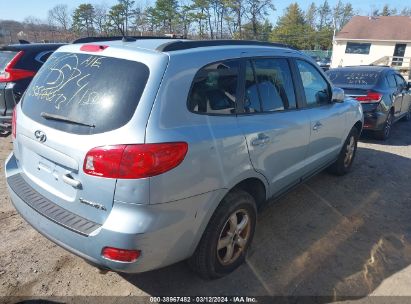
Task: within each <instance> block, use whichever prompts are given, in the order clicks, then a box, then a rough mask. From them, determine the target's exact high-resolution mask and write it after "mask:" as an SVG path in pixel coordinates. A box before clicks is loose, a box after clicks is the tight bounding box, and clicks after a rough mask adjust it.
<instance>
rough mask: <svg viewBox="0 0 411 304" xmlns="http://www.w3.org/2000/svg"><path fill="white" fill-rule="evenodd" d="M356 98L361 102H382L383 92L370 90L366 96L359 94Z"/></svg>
mask: <svg viewBox="0 0 411 304" xmlns="http://www.w3.org/2000/svg"><path fill="white" fill-rule="evenodd" d="M355 99H357V100H358V101H359V102H362V103H374V102H380V101H381V99H382V94H381V93H377V92H371V91H370V92H368V93H367V95H365V96H358V97H356V98H355Z"/></svg>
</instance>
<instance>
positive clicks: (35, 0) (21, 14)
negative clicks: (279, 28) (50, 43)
mask: <svg viewBox="0 0 411 304" xmlns="http://www.w3.org/2000/svg"><path fill="white" fill-rule="evenodd" d="M337 1H338V0H328V2H329V3H330V5H331V6H333V5H334V4H335V3H336V2H337ZM85 2H86V3H91V4H101V3H106V4H107V5H109V6H111V5H113V4H115V3H116V2H117V1H116V0H70V1H68V0H0V7H1V9H0V20H1V19H2V20H5V19H13V20H17V21H23V20H24V18H26V17H28V16H34V17H36V18H39V19H42V20H47V12H48V10H49V9H50V8H52V7H53V6H55V5H57V4H61V3H65V4H67V5H68V6H69V8H75V7H77V6H78V5H79V4H81V3H85ZM154 2H155V0H136V3H141V5H142V6H144V5H146V4H147V3H154ZM291 2H297V3H298V4H299V5H300V6H301V7H302V8H303V9H304V10H305V9H307V7H308V5H309V4H310V3H311V2H315V3H316V4H321V3H322V2H323V0H314V1H312V0H305V1H304V0H294V1H293V0H273V3H274V5H275V7H276V11H275V12H274V13H272V14H270V16H269V19H270V21H271V22H272V23H275V22H276V21H277V18H278V16H279V15H281V14H282V13H283V11H284V9H285V8H286V7H287V6H288V5H289V4H290V3H291ZM343 2H348V1H347V0H343ZM350 2H351V3H352V5H353V7H354V10H356V11H358V13H359V14H360V15H368V14H369V13H370V12H371V11H372V10H373V9H376V8H378V9H381V8H382V7H383V6H384V4H386V3H388V4H389V5H390V7H393V8H394V7H395V8H397V9H398V10H401V9H402V8H403V7H404V5H406V4H407V3H409V2H408V1H404V0H361V1H356V0H351V1H350ZM409 5H410V6H411V3H410V4H409Z"/></svg>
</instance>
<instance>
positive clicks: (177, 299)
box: [150, 296, 258, 303]
mask: <svg viewBox="0 0 411 304" xmlns="http://www.w3.org/2000/svg"><path fill="white" fill-rule="evenodd" d="M150 302H151V303H257V302H258V301H257V299H256V298H255V297H242V296H233V297H226V296H221V297H212V296H204V297H202V296H196V297H176V296H172V297H150Z"/></svg>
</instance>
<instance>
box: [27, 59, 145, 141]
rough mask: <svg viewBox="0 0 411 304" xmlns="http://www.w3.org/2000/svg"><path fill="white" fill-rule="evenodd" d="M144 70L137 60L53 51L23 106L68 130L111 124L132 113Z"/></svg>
mask: <svg viewBox="0 0 411 304" xmlns="http://www.w3.org/2000/svg"><path fill="white" fill-rule="evenodd" d="M148 76H149V69H148V67H147V66H146V65H144V64H142V63H139V62H134V61H129V60H124V59H117V58H111V57H104V56H96V55H89V54H72V53H54V54H53V55H52V56H51V57H50V58H49V60H47V62H46V63H45V64H44V65H43V66H42V68H41V69H40V70H39V72H38V73H37V75H36V77H35V78H34V79H33V81H32V82H31V84H30V86H29V87H28V89H27V91H26V94H25V96H24V99H23V101H22V109H23V112H24V113H25V114H26V115H27V116H29V117H30V118H32V119H33V120H35V121H37V122H39V123H42V124H44V125H47V126H50V127H52V128H55V129H59V130H62V131H65V132H69V133H76V134H96V133H101V132H106V131H110V130H114V129H117V128H119V127H121V126H123V125H125V124H126V123H127V122H128V121H129V120H130V119H131V117H132V116H133V114H134V112H135V110H136V107H137V105H138V103H139V100H140V97H141V95H142V93H143V91H144V88H145V86H146V83H147V79H148ZM45 117H47V119H46V118H45ZM53 117H58V118H64V119H65V118H67V119H68V120H72V121H73V122H74V121H75V122H78V123H77V124H76V123H73V122H67V121H62V119H59V120H56V119H54V118H53ZM82 124H85V125H82ZM87 125H89V126H87Z"/></svg>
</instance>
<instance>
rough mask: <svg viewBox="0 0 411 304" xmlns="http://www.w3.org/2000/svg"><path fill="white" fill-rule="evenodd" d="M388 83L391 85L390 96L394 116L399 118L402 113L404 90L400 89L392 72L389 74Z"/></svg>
mask: <svg viewBox="0 0 411 304" xmlns="http://www.w3.org/2000/svg"><path fill="white" fill-rule="evenodd" d="M387 80H388V84H389V86H390V97H391V100H392V105H393V107H394V117H395V119H398V117H399V116H400V115H401V106H402V92H401V91H400V89H399V87H398V85H397V81H396V80H395V74H394V73H392V72H390V73H388V74H387Z"/></svg>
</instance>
